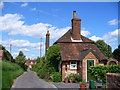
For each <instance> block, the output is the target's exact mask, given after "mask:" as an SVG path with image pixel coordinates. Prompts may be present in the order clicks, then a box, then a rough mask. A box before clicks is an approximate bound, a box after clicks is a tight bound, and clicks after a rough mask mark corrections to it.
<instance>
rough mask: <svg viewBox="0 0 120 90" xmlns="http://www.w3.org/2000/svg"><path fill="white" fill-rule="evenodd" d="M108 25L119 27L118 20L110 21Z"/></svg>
mask: <svg viewBox="0 0 120 90" xmlns="http://www.w3.org/2000/svg"><path fill="white" fill-rule="evenodd" d="M108 24H109V25H117V24H118V20H117V19H113V20H110V21H108Z"/></svg>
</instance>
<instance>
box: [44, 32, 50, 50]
mask: <svg viewBox="0 0 120 90" xmlns="http://www.w3.org/2000/svg"><path fill="white" fill-rule="evenodd" d="M45 45H46V49H45V50H46V52H47V50H48V48H49V45H50V33H49V30H48V31H47V34H46V43H45Z"/></svg>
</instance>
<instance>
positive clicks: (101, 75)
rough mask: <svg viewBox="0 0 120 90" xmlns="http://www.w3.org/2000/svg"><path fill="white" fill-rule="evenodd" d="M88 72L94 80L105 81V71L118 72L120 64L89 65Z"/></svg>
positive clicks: (119, 71)
mask: <svg viewBox="0 0 120 90" xmlns="http://www.w3.org/2000/svg"><path fill="white" fill-rule="evenodd" d="M89 72H90V74H91V75H92V76H93V78H95V79H96V80H103V82H104V83H105V82H106V73H108V72H110V73H120V65H109V66H102V65H98V66H91V67H90V68H89Z"/></svg>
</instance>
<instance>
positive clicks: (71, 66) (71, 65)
mask: <svg viewBox="0 0 120 90" xmlns="http://www.w3.org/2000/svg"><path fill="white" fill-rule="evenodd" d="M72 62H75V64H74V63H73V64H72ZM73 65H75V67H74V68H73ZM70 69H77V61H70Z"/></svg>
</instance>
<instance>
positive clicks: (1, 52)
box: [0, 50, 3, 61]
mask: <svg viewBox="0 0 120 90" xmlns="http://www.w3.org/2000/svg"><path fill="white" fill-rule="evenodd" d="M2 59H3V50H0V61H2Z"/></svg>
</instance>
